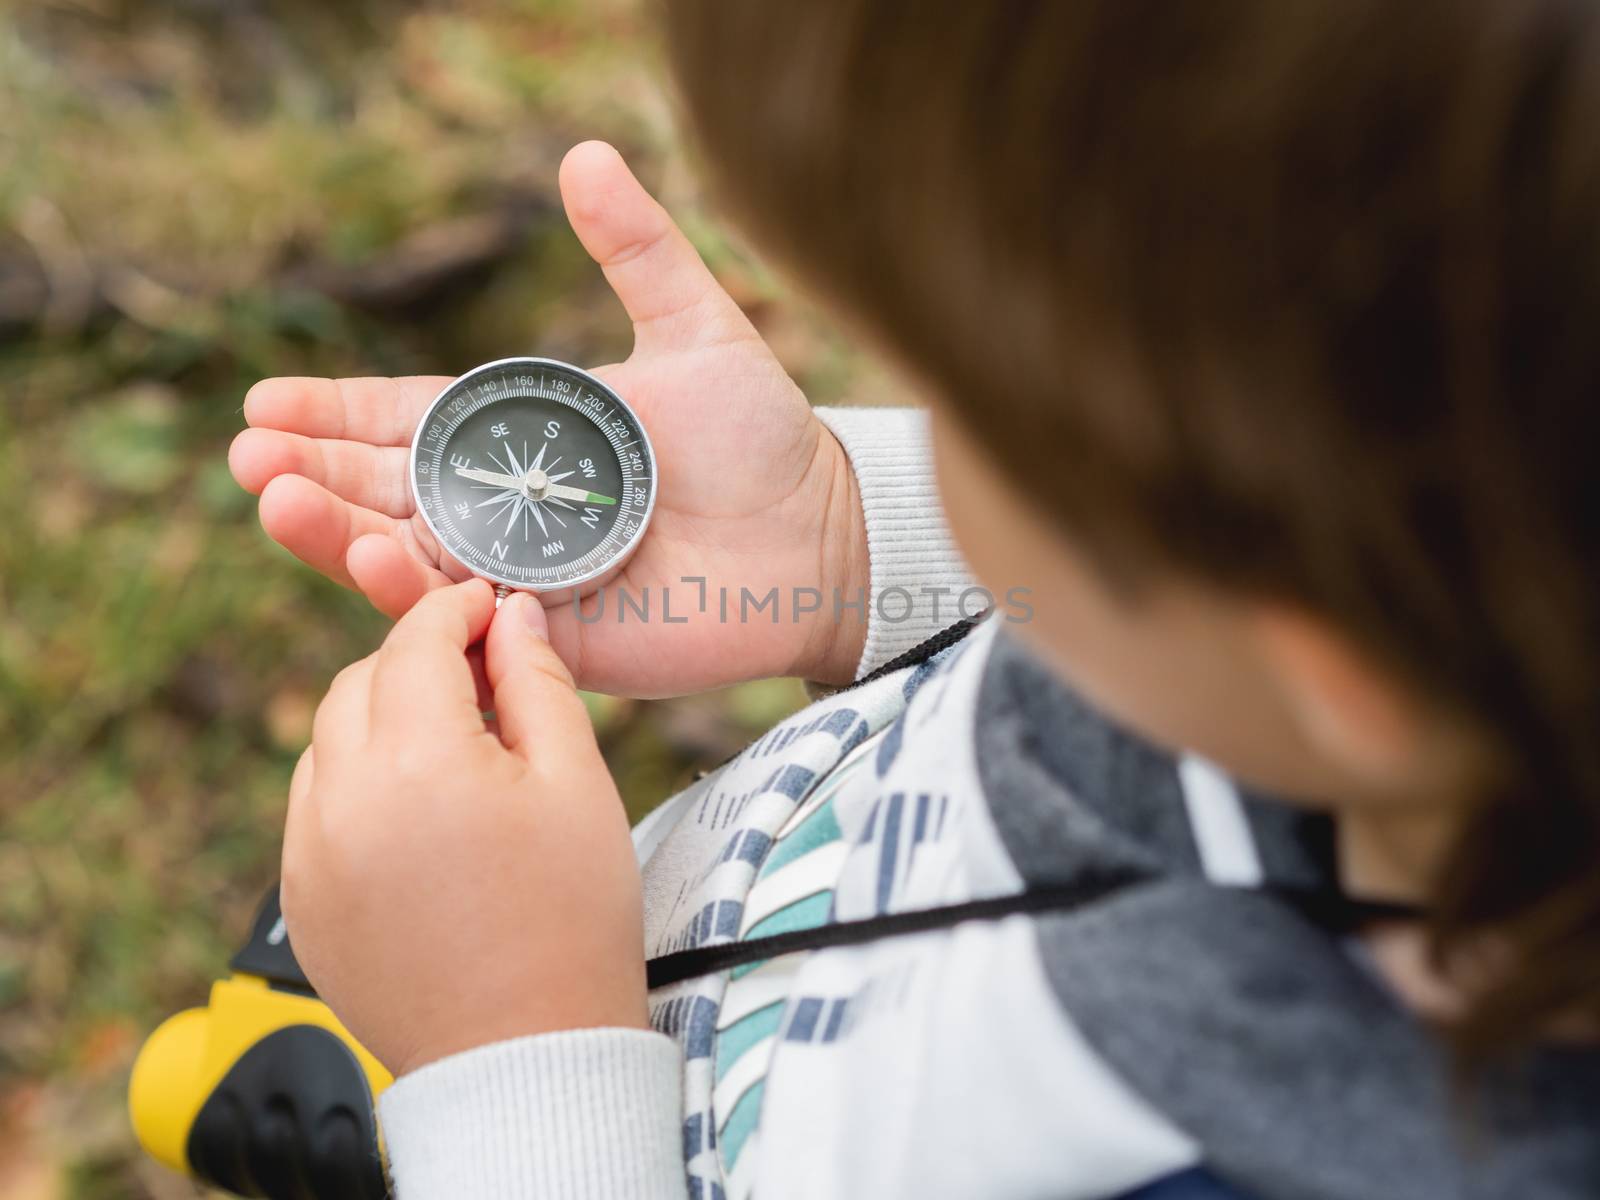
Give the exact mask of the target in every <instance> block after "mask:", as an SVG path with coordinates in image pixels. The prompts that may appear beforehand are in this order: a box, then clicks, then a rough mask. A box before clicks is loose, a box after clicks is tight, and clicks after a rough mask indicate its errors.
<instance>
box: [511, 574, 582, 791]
mask: <svg viewBox="0 0 1600 1200" xmlns="http://www.w3.org/2000/svg"><path fill="white" fill-rule="evenodd" d="M484 665H485V667H486V668H487V669H488V673H489V686H490V687H492V688H493V689H494V712H495V717H496V718H497V720H498V721H499V724H500V740H501V742H502V743H504V745H505V746H506V748H507V749H508V750H510V751H512V752H513V753H514V754H518V755H520V756H521V757H522V758H524V759H526V760H528V761H529V762H532V761H534V760H535V759H536V758H537V757H538V756H539V754H540V753H547V754H549V753H558V754H567V753H571V752H572V751H574V750H575V749H577V748H578V747H580V746H584V745H588V746H593V745H594V727H593V726H592V725H591V724H590V723H589V714H588V711H587V710H586V709H585V708H584V706H583V700H582V698H581V697H580V696H579V695H578V692H577V688H576V686H575V685H574V683H573V681H572V674H571V672H569V671H568V670H567V667H566V664H565V663H563V662H562V661H561V659H560V658H559V657H558V656H557V655H556V652H555V650H553V649H552V648H551V646H550V642H549V626H548V624H547V622H546V621H545V617H544V610H543V608H542V607H541V606H540V604H539V601H538V600H537V599H535V598H534V597H532V596H529V595H527V594H526V593H522V592H516V593H513V594H512V595H510V596H508V597H507V598H506V601H505V603H504V604H502V605H501V606H500V609H499V611H498V612H496V613H495V616H494V622H493V624H491V625H490V626H489V635H488V637H487V638H486V639H485V643H484Z"/></svg>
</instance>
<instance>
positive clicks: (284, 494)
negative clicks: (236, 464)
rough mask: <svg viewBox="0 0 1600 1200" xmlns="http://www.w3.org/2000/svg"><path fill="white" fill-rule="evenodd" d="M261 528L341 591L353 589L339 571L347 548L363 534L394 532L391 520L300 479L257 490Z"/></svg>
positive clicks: (352, 583)
mask: <svg viewBox="0 0 1600 1200" xmlns="http://www.w3.org/2000/svg"><path fill="white" fill-rule="evenodd" d="M261 527H262V528H263V529H265V530H266V531H267V535H268V536H269V537H271V538H272V540H273V541H275V542H277V543H278V544H279V545H281V546H282V547H283V548H284V549H285V550H287V551H289V553H291V554H293V555H294V556H295V557H296V558H298V559H299V560H300V561H301V562H303V563H305V564H307V565H308V566H311V567H315V568H316V569H317V570H319V571H321V572H322V573H323V574H324V575H326V576H327V577H328V578H329V579H332V580H334V581H335V582H337V583H342V584H344V585H345V586H346V587H354V586H355V581H354V580H353V579H352V578H351V577H350V572H349V571H347V570H346V569H345V565H344V559H345V553H346V551H348V549H349V547H350V543H351V542H353V541H355V540H356V539H357V538H358V537H361V536H362V535H364V534H369V533H381V534H387V535H390V536H394V535H395V534H396V532H397V524H396V522H395V521H394V520H393V518H390V517H386V516H383V515H382V514H381V513H375V512H373V511H372V510H371V509H369V508H362V507H360V506H359V505H355V504H350V503H349V502H347V501H344V500H341V499H339V497H337V496H335V495H334V494H333V493H332V492H330V491H328V489H327V488H325V487H323V486H322V485H321V484H318V483H313V482H312V481H311V480H309V479H307V478H305V477H304V476H302V475H279V476H278V477H277V478H276V479H273V480H271V481H269V482H268V484H267V486H266V487H264V488H263V489H262V490H261Z"/></svg>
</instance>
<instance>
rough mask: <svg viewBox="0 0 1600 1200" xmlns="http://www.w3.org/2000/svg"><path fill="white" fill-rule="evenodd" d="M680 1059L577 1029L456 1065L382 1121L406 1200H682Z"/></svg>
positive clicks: (412, 1081) (633, 1038)
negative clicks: (580, 1199) (591, 1199)
mask: <svg viewBox="0 0 1600 1200" xmlns="http://www.w3.org/2000/svg"><path fill="white" fill-rule="evenodd" d="M682 1068H683V1063H682V1055H681V1054H680V1052H679V1050H678V1047H677V1045H676V1044H675V1043H674V1042H673V1041H672V1040H671V1039H670V1038H667V1037H664V1036H662V1035H661V1034H659V1033H651V1032H648V1031H645V1030H639V1029H579V1030H572V1031H570V1032H564V1033H548V1034H542V1035H540V1036H537V1037H525V1038H515V1039H513V1040H511V1041H506V1042H497V1043H495V1044H493V1045H490V1046H481V1047H478V1048H477V1049H475V1050H468V1051H465V1052H464V1053H461V1054H454V1055H451V1056H450V1057H449V1058H443V1059H440V1060H439V1061H438V1062H436V1063H430V1064H429V1065H428V1066H426V1067H423V1068H421V1069H420V1070H417V1071H415V1072H413V1073H412V1074H410V1075H406V1076H403V1077H402V1078H400V1079H399V1080H397V1081H396V1082H395V1083H394V1085H393V1086H392V1087H390V1088H389V1090H388V1091H386V1092H384V1094H383V1095H382V1096H381V1097H380V1098H379V1101H378V1112H379V1116H380V1119H381V1121H382V1125H383V1133H384V1139H385V1142H386V1143H387V1148H388V1154H389V1170H390V1173H391V1175H392V1176H393V1179H394V1185H395V1193H396V1195H397V1196H398V1198H399V1200H435V1198H436V1197H437V1198H439V1200H444V1198H447V1197H448V1200H534V1198H538V1200H557V1198H565V1197H584V1198H586V1200H587V1198H589V1197H599V1196H604V1197H607V1198H608V1200H613V1198H614V1200H667V1198H668V1197H671V1198H672V1200H683V1196H684V1192H685V1176H684V1166H683V1133H682V1122H683V1117H682V1111H683V1085H682Z"/></svg>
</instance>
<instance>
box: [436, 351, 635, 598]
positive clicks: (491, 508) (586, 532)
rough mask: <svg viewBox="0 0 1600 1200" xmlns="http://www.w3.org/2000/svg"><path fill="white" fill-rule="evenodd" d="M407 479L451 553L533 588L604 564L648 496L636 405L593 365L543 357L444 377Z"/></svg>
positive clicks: (492, 575)
mask: <svg viewBox="0 0 1600 1200" xmlns="http://www.w3.org/2000/svg"><path fill="white" fill-rule="evenodd" d="M411 480H412V485H413V488H414V490H415V492H416V497H417V506H418V508H419V509H420V511H421V512H422V515H423V519H424V520H426V521H427V523H428V527H429V528H430V529H432V530H433V532H434V536H436V537H437V538H438V539H439V542H440V544H441V545H442V546H443V547H444V549H445V551H446V552H447V553H449V554H450V555H451V556H452V557H454V558H456V559H457V560H458V561H460V562H461V563H463V564H464V565H466V566H467V567H469V568H470V569H471V570H472V571H473V572H475V573H476V574H478V575H482V576H484V577H485V578H487V579H492V580H495V581H496V582H499V583H505V584H509V585H510V586H512V587H516V588H523V589H526V590H529V591H554V590H557V589H562V588H576V587H581V585H583V584H585V583H590V582H592V581H593V580H596V579H598V578H600V577H601V576H603V575H604V574H606V573H607V572H608V571H610V570H611V569H612V568H613V567H614V566H616V565H617V564H618V563H620V562H621V561H622V560H623V559H624V558H626V557H627V555H628V554H629V552H631V551H632V549H633V548H634V546H635V544H637V542H638V540H639V538H640V536H641V535H642V534H643V533H644V528H645V524H646V523H647V522H648V521H649V519H650V511H651V509H652V507H653V506H654V503H655V458H654V456H653V454H652V453H651V449H650V440H649V438H648V437H647V436H646V434H645V432H644V428H643V426H641V425H640V424H639V419H638V418H637V417H636V416H635V415H634V413H633V410H632V409H630V408H629V407H628V406H627V404H625V403H624V402H623V401H622V399H621V397H619V396H618V395H617V394H616V393H615V392H613V391H611V390H610V389H609V388H607V387H606V386H605V385H604V384H603V383H601V382H600V381H599V380H598V379H596V378H595V377H594V376H593V375H590V374H588V373H587V372H585V371H580V370H579V369H578V368H577V367H572V366H568V365H567V364H566V363H560V362H555V361H553V360H550V359H541V358H510V359H503V360H501V361H500V362H493V363H489V364H488V365H486V366H482V367H479V368H478V369H477V370H475V371H470V372H468V373H467V374H465V375H463V376H462V377H461V378H460V379H458V380H456V381H455V382H454V383H452V384H451V385H450V386H449V387H447V388H446V389H445V390H444V391H443V392H442V393H441V394H440V396H439V398H438V399H437V400H435V401H434V402H433V404H432V405H431V406H430V407H429V409H428V411H427V413H426V414H424V416H423V418H422V423H421V425H419V426H418V428H417V436H416V440H415V441H414V442H413V444H412V448H411Z"/></svg>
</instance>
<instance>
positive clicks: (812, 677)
mask: <svg viewBox="0 0 1600 1200" xmlns="http://www.w3.org/2000/svg"><path fill="white" fill-rule="evenodd" d="M819 424H820V422H819ZM817 455H818V457H819V459H823V460H824V461H825V464H826V466H825V469H826V470H827V472H828V479H829V486H828V489H827V493H826V494H827V500H826V503H825V506H824V513H823V531H822V537H821V547H820V553H819V570H818V586H819V590H820V591H821V592H822V598H821V601H820V607H819V608H818V609H817V611H816V614H815V615H814V617H813V618H812V628H811V631H810V633H809V635H808V636H807V637H806V639H805V642H804V645H803V647H802V650H801V653H800V655H799V656H798V657H797V658H796V660H795V663H794V666H793V669H792V670H791V671H790V674H792V675H795V676H797V677H799V678H801V679H805V680H809V681H812V682H815V683H821V684H828V685H843V684H847V683H850V682H851V681H852V680H854V678H855V672H856V665H857V664H858V663H859V662H860V661H861V651H862V647H863V646H864V645H865V644H866V640H867V619H868V608H867V606H868V604H869V603H870V602H871V597H870V596H869V595H868V585H869V583H870V581H871V574H872V564H871V559H870V557H869V555H868V552H867V525H866V518H865V515H864V513H863V511H862V507H861V489H860V486H859V484H858V483H857V481H856V475H855V470H854V468H853V467H851V465H850V458H849V455H847V454H846V453H845V450H844V447H843V446H842V445H841V444H840V442H839V439H838V438H837V437H836V436H835V435H834V433H833V431H832V430H831V429H829V428H828V427H827V426H826V425H824V426H822V429H821V434H820V438H819V444H818V447H817Z"/></svg>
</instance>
